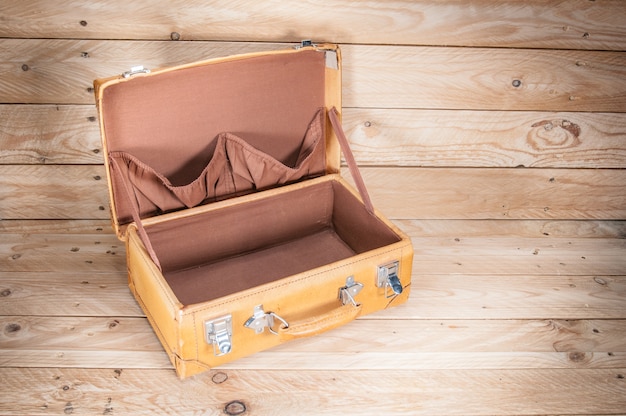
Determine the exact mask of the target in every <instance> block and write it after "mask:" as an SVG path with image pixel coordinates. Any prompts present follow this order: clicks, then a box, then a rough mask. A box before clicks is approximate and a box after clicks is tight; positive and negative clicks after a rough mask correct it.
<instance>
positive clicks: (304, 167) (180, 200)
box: [109, 109, 326, 217]
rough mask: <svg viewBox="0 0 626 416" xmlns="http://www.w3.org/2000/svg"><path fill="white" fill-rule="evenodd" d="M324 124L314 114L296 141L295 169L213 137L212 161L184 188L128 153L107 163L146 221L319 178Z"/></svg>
mask: <svg viewBox="0 0 626 416" xmlns="http://www.w3.org/2000/svg"><path fill="white" fill-rule="evenodd" d="M324 119H325V117H324V110H323V109H318V111H317V113H316V114H315V116H314V117H313V120H311V122H310V123H309V126H308V128H307V130H306V133H305V135H304V138H303V139H302V140H301V141H300V142H301V145H300V151H299V152H298V155H297V159H296V160H295V164H294V165H293V166H288V165H286V164H284V163H283V162H281V161H280V160H277V159H275V158H274V157H273V156H272V155H269V154H267V153H264V152H262V151H260V150H258V149H255V148H254V147H253V146H252V145H250V144H249V143H247V142H246V141H245V140H244V139H243V138H240V137H237V136H236V135H234V134H231V133H220V134H219V135H218V136H217V139H216V140H217V145H216V149H215V152H214V153H213V156H212V158H211V159H210V161H209V162H208V163H207V165H206V166H205V167H204V169H203V170H202V172H201V173H200V175H199V176H198V177H197V178H195V179H194V180H193V181H191V182H190V183H188V184H184V185H178V186H176V185H174V184H172V182H171V181H170V179H169V178H167V177H166V176H165V175H163V174H161V173H160V172H158V171H157V170H156V169H154V168H152V167H151V166H149V165H148V164H146V163H144V162H142V161H141V160H139V159H138V158H137V157H135V156H133V155H131V154H130V153H128V152H122V151H116V152H110V155H109V157H110V158H111V159H113V160H114V161H115V166H117V167H120V169H123V171H122V172H118V174H120V175H122V178H121V182H122V184H123V185H125V184H130V185H132V189H133V191H134V194H135V198H136V202H137V206H138V210H139V215H140V216H141V217H146V216H150V215H154V214H155V213H157V212H159V211H160V212H166V211H172V210H177V209H182V208H185V207H187V208H191V207H194V206H197V205H199V204H201V203H205V202H206V201H210V200H216V199H218V198H220V197H225V196H229V195H233V194H237V195H241V194H243V193H247V192H250V191H253V190H258V189H266V188H270V187H274V186H277V185H282V184H285V183H288V182H292V181H297V180H300V179H302V178H306V177H312V176H318V175H322V174H323V173H324V170H325V166H326V162H325V147H324V144H325V135H324V127H325V124H326V123H325V122H324ZM112 165H113V163H112ZM125 186H127V185H125ZM131 208H132V206H131Z"/></svg>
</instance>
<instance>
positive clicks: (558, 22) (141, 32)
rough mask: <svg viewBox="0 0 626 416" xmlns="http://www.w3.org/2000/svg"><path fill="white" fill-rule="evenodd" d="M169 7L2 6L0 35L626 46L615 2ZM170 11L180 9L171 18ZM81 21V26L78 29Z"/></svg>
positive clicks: (14, 0)
mask: <svg viewBox="0 0 626 416" xmlns="http://www.w3.org/2000/svg"><path fill="white" fill-rule="evenodd" d="M169 6H170V8H169V9H159V8H154V7H151V4H150V3H149V2H146V1H145V0H142V1H133V2H125V1H121V0H114V1H103V0H98V1H90V2H89V3H86V2H73V3H72V5H71V7H61V6H51V5H46V6H43V5H42V3H41V2H39V1H36V0H27V1H18V0H5V1H4V2H3V4H2V7H0V15H2V17H3V23H4V24H3V26H2V27H1V28H0V36H1V37H9V38H10V37H24V38H99V39H160V40H169V39H172V36H176V35H172V32H176V33H177V34H178V37H174V39H177V38H180V39H184V40H238V41H252V40H254V41H287V42H299V41H300V40H302V39H308V38H309V37H311V36H313V37H314V40H318V41H321V40H328V41H334V42H341V43H371V44H381V43H382V44H410V45H412V44H421V45H458V46H493V47H524V48H549V49H556V48H565V49H614V50H624V49H626V43H624V39H625V37H626V32H625V31H624V26H623V22H624V21H625V20H626V12H625V11H624V8H623V7H622V5H621V4H620V1H619V0H614V1H602V2H600V1H598V2H589V1H585V0H573V1H572V0H570V1H567V2H550V3H546V2H544V1H541V0H531V1H525V2H524V3H523V4H522V3H519V2H516V1H510V0H497V1H493V0H489V1H487V0H482V1H480V0H474V1H471V2H432V1H424V0H422V1H401V0H396V1H386V2H384V3H381V4H378V3H372V4H368V7H361V5H359V4H358V3H353V2H350V1H346V0H343V1H342V0H337V1H333V3H332V7H316V5H311V4H309V3H308V2H299V3H294V4H290V5H289V7H285V4H284V3H282V2H280V1H276V0H268V1H264V2H262V3H258V2H245V3H241V2H232V1H212V2H211V3H210V4H207V3H206V2H203V1H200V0H195V1H192V0H187V1H182V0H172V1H170V3H169ZM167 10H176V15H175V17H173V16H172V14H171V13H169V12H168V11H167ZM82 21H84V22H86V23H84V24H81V23H80V22H82Z"/></svg>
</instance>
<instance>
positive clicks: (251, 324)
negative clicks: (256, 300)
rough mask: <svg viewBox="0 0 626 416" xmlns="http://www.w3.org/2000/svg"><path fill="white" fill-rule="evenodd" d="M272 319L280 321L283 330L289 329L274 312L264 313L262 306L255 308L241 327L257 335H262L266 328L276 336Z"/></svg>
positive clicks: (287, 324) (286, 323)
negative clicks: (251, 330)
mask: <svg viewBox="0 0 626 416" xmlns="http://www.w3.org/2000/svg"><path fill="white" fill-rule="evenodd" d="M274 319H276V320H278V321H280V322H281V323H282V324H283V328H289V323H288V322H287V321H285V320H284V319H283V318H281V317H280V316H278V315H277V314H275V313H274V312H265V311H264V310H263V305H257V306H255V307H254V312H253V314H252V316H251V317H250V318H248V320H247V321H246V322H245V323H244V324H243V325H244V326H245V327H246V328H250V329H253V330H254V332H256V333H257V334H260V333H262V332H263V331H264V330H265V328H267V329H269V331H270V332H271V333H272V334H274V335H278V332H276V331H275V330H274V323H275V321H274Z"/></svg>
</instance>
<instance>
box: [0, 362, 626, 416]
mask: <svg viewBox="0 0 626 416" xmlns="http://www.w3.org/2000/svg"><path fill="white" fill-rule="evenodd" d="M3 372H4V373H3V374H4V376H5V377H2V379H1V380H0V388H1V389H2V391H3V392H5V393H4V394H3V396H2V398H0V412H2V413H4V414H7V415H13V414H16V415H17V414H32V415H38V414H50V413H55V414H59V413H73V414H100V413H107V414H108V413H111V412H113V411H114V412H115V413H121V414H146V415H147V414H150V415H154V414H172V413H178V414H185V413H197V412H198V411H201V412H203V413H209V414H216V415H217V414H222V413H225V412H226V411H225V409H227V410H228V409H230V410H229V411H230V412H231V414H243V412H250V414H273V415H293V414H298V415H330V414H333V415H336V414H406V415H420V414H440V415H455V414H458V415H492V414H501V415H519V414H525V415H531V414H542V415H546V414H565V413H570V412H571V410H572V409H576V411H577V412H580V413H581V414H614V413H622V412H623V409H624V408H626V382H625V381H624V373H625V370H624V369H576V370H571V369H553V370H536V369H529V370H448V371H436V370H395V371H387V370H381V371H375V370H374V371H363V370H344V371H337V370H325V371H324V370H322V371H309V372H303V371H297V370H292V371H257V370H253V371H246V370H240V371H236V370H225V371H223V370H217V371H211V372H208V373H204V374H201V375H198V376H196V377H192V378H190V379H187V380H185V381H183V382H180V381H178V380H176V377H175V375H174V373H173V371H171V370H133V369H124V370H120V369H116V370H111V369H103V370H84V369H24V368H9V369H6V370H3ZM147 380H150V383H149V384H150V387H149V388H150V391H149V393H147V392H146V382H147ZM207 386H209V387H210V388H207ZM312 391H314V392H315V394H311V392H312ZM338 392H340V393H338ZM107 409H110V410H109V411H107ZM233 409H235V410H237V412H236V413H233V412H232V410H233Z"/></svg>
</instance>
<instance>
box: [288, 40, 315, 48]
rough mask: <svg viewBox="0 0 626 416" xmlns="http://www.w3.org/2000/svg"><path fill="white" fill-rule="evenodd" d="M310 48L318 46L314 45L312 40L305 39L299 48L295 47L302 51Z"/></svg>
mask: <svg viewBox="0 0 626 416" xmlns="http://www.w3.org/2000/svg"><path fill="white" fill-rule="evenodd" d="M308 46H317V45H316V44H315V43H313V41H311V39H305V40H302V41H300V44H299V45H297V46H294V47H293V48H294V49H302V48H306V47H308Z"/></svg>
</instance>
